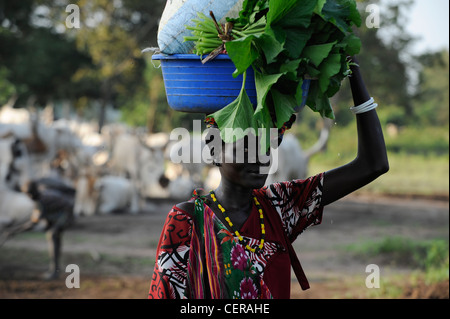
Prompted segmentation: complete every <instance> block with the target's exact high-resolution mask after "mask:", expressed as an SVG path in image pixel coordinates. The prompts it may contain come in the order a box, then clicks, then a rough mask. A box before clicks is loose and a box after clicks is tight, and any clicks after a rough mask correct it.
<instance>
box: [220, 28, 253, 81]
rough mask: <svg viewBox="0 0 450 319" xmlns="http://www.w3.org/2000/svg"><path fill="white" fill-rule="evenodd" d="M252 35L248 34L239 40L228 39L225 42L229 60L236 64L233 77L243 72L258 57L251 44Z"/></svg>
mask: <svg viewBox="0 0 450 319" xmlns="http://www.w3.org/2000/svg"><path fill="white" fill-rule="evenodd" d="M254 39H255V36H254V35H249V36H246V37H243V38H240V39H239V40H235V41H230V42H227V43H226V49H227V51H228V55H229V56H230V58H231V60H233V62H234V65H235V66H236V72H234V73H233V76H234V77H238V75H240V74H243V73H244V72H245V71H247V69H248V68H249V67H250V66H251V65H252V63H253V62H255V60H256V59H257V58H258V56H259V55H258V50H257V49H256V48H255V47H254V45H253V40H254Z"/></svg>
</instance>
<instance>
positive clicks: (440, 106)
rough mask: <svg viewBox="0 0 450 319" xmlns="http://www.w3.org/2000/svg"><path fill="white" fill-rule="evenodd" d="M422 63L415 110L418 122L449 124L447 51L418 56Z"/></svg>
mask: <svg viewBox="0 0 450 319" xmlns="http://www.w3.org/2000/svg"><path fill="white" fill-rule="evenodd" d="M418 60H419V62H420V63H421V64H422V66H423V67H422V69H421V71H420V74H419V84H418V87H419V89H418V91H417V94H416V96H415V103H414V104H415V108H414V109H415V112H416V120H417V122H418V123H422V124H424V125H440V126H447V127H448V125H449V108H448V105H449V90H448V88H449V52H448V51H447V50H442V51H440V52H433V53H425V54H423V55H421V56H420V57H418Z"/></svg>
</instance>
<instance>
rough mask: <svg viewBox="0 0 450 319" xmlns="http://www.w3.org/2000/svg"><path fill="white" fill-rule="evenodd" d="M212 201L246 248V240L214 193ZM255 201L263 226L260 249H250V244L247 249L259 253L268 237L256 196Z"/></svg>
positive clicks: (212, 193)
mask: <svg viewBox="0 0 450 319" xmlns="http://www.w3.org/2000/svg"><path fill="white" fill-rule="evenodd" d="M210 195H211V198H212V200H213V201H214V202H215V203H216V204H217V207H219V209H220V211H221V212H222V214H223V216H224V217H225V220H226V221H227V223H228V225H230V227H231V229H232V230H233V231H234V233H235V234H236V236H237V237H238V239H239V242H240V243H241V244H242V245H243V246H244V242H243V241H244V238H243V237H242V236H241V234H240V233H239V231H238V230H235V229H234V225H233V223H232V222H231V219H230V217H228V215H227V213H226V211H225V208H223V206H222V205H221V204H220V203H219V202H218V201H217V198H216V195H215V194H214V191H211V193H210ZM253 201H254V202H255V205H256V208H257V209H258V212H259V220H260V224H261V242H260V244H259V246H258V248H252V247H250V245H249V244H246V245H245V248H246V249H247V250H249V251H251V252H252V253H254V252H257V251H259V250H261V249H262V248H263V247H264V238H265V237H266V229H265V226H264V215H263V210H262V208H261V205H260V204H259V202H258V200H257V199H256V197H255V196H253Z"/></svg>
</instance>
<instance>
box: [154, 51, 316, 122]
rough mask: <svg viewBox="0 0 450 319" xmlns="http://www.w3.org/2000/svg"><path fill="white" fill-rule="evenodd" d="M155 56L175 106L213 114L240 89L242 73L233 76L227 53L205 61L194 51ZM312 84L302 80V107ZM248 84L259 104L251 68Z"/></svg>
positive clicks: (246, 85) (170, 103)
mask: <svg viewBox="0 0 450 319" xmlns="http://www.w3.org/2000/svg"><path fill="white" fill-rule="evenodd" d="M152 59H153V60H160V61H161V69H162V74H163V78H164V85H165V89H166V95H167V101H168V103H169V106H170V107H171V108H172V109H174V110H177V111H181V112H189V113H206V114H211V113H214V112H216V111H218V110H220V109H222V108H224V107H225V106H227V105H228V104H230V103H231V102H233V101H234V100H235V99H236V98H237V97H238V96H239V93H240V92H241V88H242V75H240V76H238V77H237V78H234V77H233V72H234V71H235V69H236V67H235V66H234V64H233V61H232V60H231V59H230V57H229V56H228V55H226V54H220V55H219V56H217V57H216V58H215V59H214V60H212V61H209V62H207V63H205V64H202V62H201V60H200V57H199V56H198V55H195V54H174V55H163V54H157V55H154V56H153V57H152ZM309 84H310V81H309V80H305V81H304V83H303V96H304V98H303V103H302V105H301V106H300V107H299V109H300V108H302V107H304V106H305V104H306V97H307V94H308V90H309ZM245 88H246V91H247V94H248V96H249V98H250V101H251V102H252V104H253V105H254V106H256V104H257V102H256V101H257V100H256V88H255V75H254V72H253V69H252V68H249V69H248V71H247V81H246V84H245Z"/></svg>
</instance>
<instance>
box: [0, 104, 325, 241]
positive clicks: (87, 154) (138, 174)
mask: <svg viewBox="0 0 450 319" xmlns="http://www.w3.org/2000/svg"><path fill="white" fill-rule="evenodd" d="M328 132H329V127H328V128H327V129H325V130H323V132H322V133H323V134H322V135H321V137H320V138H319V141H318V142H317V143H316V145H315V146H314V147H313V148H312V149H311V150H308V151H302V149H301V147H300V145H299V143H298V140H297V139H296V138H295V137H294V136H292V135H289V134H287V135H286V136H285V140H284V141H283V143H282V144H281V146H280V149H279V152H278V154H279V155H278V160H279V164H278V171H277V173H276V174H275V175H273V176H271V177H270V178H269V182H273V181H277V180H288V179H292V178H303V177H305V176H306V173H307V164H308V160H309V158H310V156H311V155H312V154H314V153H315V152H317V151H319V150H320V149H321V148H322V147H323V146H325V144H326V141H327V139H328ZM191 138H192V139H195V138H201V137H196V136H191ZM191 142H192V141H191ZM200 143H202V142H200ZM174 145H178V147H179V143H175V142H174V141H171V140H170V138H169V134H167V133H157V134H147V133H146V132H141V131H139V130H136V129H132V128H129V127H127V126H125V125H123V124H117V123H116V124H110V125H106V126H104V127H103V129H102V130H101V133H99V132H98V129H97V125H95V124H92V123H88V122H83V121H79V120H66V119H60V120H53V114H52V112H51V110H47V109H44V110H42V111H40V112H39V111H36V110H28V109H24V108H13V107H11V106H10V105H4V106H3V107H1V108H0V235H1V234H2V231H3V232H4V231H6V230H8V228H11V227H14V226H17V225H20V224H23V223H25V222H27V221H29V220H30V219H32V218H33V216H34V215H33V212H34V214H36V210H38V209H39V205H38V203H36V200H35V199H33V197H32V196H30V192H29V188H30V183H31V182H33V181H47V186H49V187H50V188H52V187H53V188H54V189H55V190H57V191H58V190H59V191H61V192H65V193H66V194H69V195H71V197H72V213H73V215H74V216H75V217H77V216H91V215H94V214H109V213H113V212H129V213H139V212H142V211H143V210H145V209H146V203H147V202H148V201H149V200H150V201H151V199H152V198H173V199H174V201H176V200H186V199H188V198H189V196H190V194H191V193H192V190H193V189H194V188H197V187H204V188H208V189H210V188H213V187H215V186H217V185H218V182H219V181H220V175H219V173H218V171H217V170H218V168H217V167H214V166H212V165H208V164H195V165H189V164H174V163H173V162H172V161H170V152H174V151H177V150H174V149H173V146H174ZM67 190H73V191H72V192H70V191H69V192H67ZM0 245H1V243H0Z"/></svg>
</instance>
